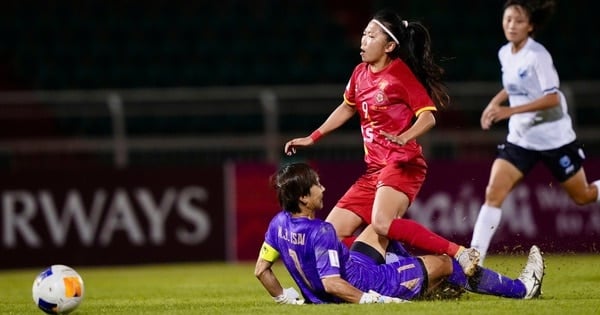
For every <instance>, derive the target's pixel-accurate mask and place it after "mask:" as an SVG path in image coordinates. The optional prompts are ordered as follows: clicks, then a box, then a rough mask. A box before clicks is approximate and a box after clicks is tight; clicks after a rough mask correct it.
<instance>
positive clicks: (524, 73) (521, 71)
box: [517, 68, 527, 79]
mask: <svg viewBox="0 0 600 315" xmlns="http://www.w3.org/2000/svg"><path fill="white" fill-rule="evenodd" d="M517 74H518V75H519V78H521V79H523V78H524V77H526V76H527V68H525V69H522V68H519V70H518V71H517Z"/></svg>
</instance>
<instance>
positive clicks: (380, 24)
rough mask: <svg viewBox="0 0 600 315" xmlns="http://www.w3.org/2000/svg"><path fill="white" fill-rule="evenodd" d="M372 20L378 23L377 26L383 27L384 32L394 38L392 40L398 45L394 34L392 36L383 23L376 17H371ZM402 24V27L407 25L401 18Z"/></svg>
mask: <svg viewBox="0 0 600 315" xmlns="http://www.w3.org/2000/svg"><path fill="white" fill-rule="evenodd" d="M373 22H375V24H377V25H379V27H381V29H383V31H384V32H386V33H387V34H388V35H390V37H391V38H392V39H393V40H394V42H396V44H398V45H400V41H398V39H397V38H396V36H394V34H392V32H391V31H390V30H389V29H388V28H387V27H385V25H383V23H381V22H379V21H377V20H376V19H373ZM402 25H404V27H407V26H408V22H407V21H406V20H402Z"/></svg>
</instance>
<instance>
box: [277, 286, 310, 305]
mask: <svg viewBox="0 0 600 315" xmlns="http://www.w3.org/2000/svg"><path fill="white" fill-rule="evenodd" d="M273 299H274V300H275V302H277V303H278V304H294V305H302V304H304V299H302V298H300V294H299V293H298V291H296V289H294V288H287V289H283V293H282V294H281V295H279V296H276V297H274V298H273Z"/></svg>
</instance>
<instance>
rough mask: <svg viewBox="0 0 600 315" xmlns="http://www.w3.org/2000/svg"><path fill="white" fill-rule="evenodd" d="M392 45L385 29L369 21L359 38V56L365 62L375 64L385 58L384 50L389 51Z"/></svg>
mask: <svg viewBox="0 0 600 315" xmlns="http://www.w3.org/2000/svg"><path fill="white" fill-rule="evenodd" d="M393 45H394V43H393V42H390V41H389V40H388V36H387V34H386V33H385V31H384V30H382V29H381V27H379V25H377V24H376V23H375V22H373V21H371V22H369V24H367V27H366V28H365V30H364V31H363V35H362V38H361V40H360V57H361V58H362V61H364V62H366V63H369V64H376V63H378V62H380V61H382V60H385V58H387V54H386V52H387V51H391V49H393V48H394V46H393Z"/></svg>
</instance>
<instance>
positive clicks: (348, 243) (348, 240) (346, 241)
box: [342, 235, 356, 248]
mask: <svg viewBox="0 0 600 315" xmlns="http://www.w3.org/2000/svg"><path fill="white" fill-rule="evenodd" d="M355 239H356V236H354V235H352V236H348V237H344V238H343V239H342V243H344V245H346V247H348V248H350V246H352V243H354V240H355Z"/></svg>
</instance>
